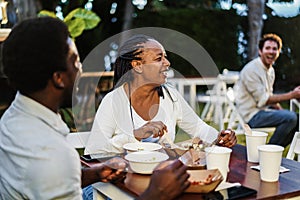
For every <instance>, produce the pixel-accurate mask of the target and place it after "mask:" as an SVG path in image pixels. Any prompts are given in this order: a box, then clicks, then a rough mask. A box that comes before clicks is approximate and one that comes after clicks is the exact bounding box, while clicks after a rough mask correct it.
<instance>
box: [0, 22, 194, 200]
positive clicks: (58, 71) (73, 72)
mask: <svg viewBox="0 0 300 200" xmlns="http://www.w3.org/2000/svg"><path fill="white" fill-rule="evenodd" d="M3 66H4V73H5V74H6V75H7V77H8V80H9V82H10V83H11V84H12V85H13V86H14V87H15V88H16V89H17V91H18V92H17V95H16V97H15V100H14V101H13V102H12V104H11V106H10V107H9V108H8V110H7V111H6V112H5V113H4V115H3V116H2V118H1V122H0V157H1V162H0V171H1V174H0V199H72V200H73V199H82V190H81V187H85V186H87V185H90V184H92V183H94V182H97V181H103V182H109V181H114V180H117V179H119V178H122V177H124V173H123V172H122V170H123V169H124V167H125V166H126V163H125V162H119V161H120V160H119V159H115V158H113V159H112V160H109V161H108V162H105V163H101V164H99V165H96V166H95V167H92V168H83V169H81V165H80V158H79V154H78V153H77V151H76V150H75V149H74V148H73V146H71V144H69V143H67V141H66V135H67V134H68V133H69V129H68V127H67V125H66V124H65V123H64V122H63V121H62V119H61V117H60V115H59V114H58V109H59V108H61V107H67V106H71V103H72V91H73V87H74V82H75V79H76V76H77V75H78V73H81V70H82V69H81V63H80V59H79V55H78V52H77V48H76V46H75V44H74V42H73V41H72V39H71V38H70V37H69V32H68V28H67V26H66V25H65V24H64V23H63V22H62V21H60V20H59V19H54V18H49V17H43V18H35V19H29V20H25V21H23V22H21V23H20V24H19V25H17V26H16V27H15V28H13V30H12V31H11V33H10V35H9V36H8V38H7V39H6V40H5V41H4V43H3ZM108 163H109V165H108ZM164 164H165V163H164ZM165 165H166V164H165ZM165 165H164V167H162V166H159V167H158V168H157V169H156V170H155V171H154V173H153V176H152V179H151V182H150V185H149V188H148V189H147V190H146V191H145V192H144V194H142V195H141V197H139V198H140V199H173V198H175V197H176V196H178V195H179V194H181V192H183V191H184V190H185V189H186V188H187V187H188V186H189V185H190V183H189V181H188V177H189V175H188V174H187V172H186V169H187V167H186V166H184V165H183V164H182V163H181V162H180V161H178V160H175V161H174V162H172V163H170V164H169V165H167V166H165ZM161 180H164V181H161Z"/></svg>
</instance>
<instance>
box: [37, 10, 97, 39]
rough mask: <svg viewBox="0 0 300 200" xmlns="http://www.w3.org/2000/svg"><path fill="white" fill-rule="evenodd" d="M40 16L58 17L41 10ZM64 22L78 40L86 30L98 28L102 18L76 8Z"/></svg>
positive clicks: (72, 35)
mask: <svg viewBox="0 0 300 200" xmlns="http://www.w3.org/2000/svg"><path fill="white" fill-rule="evenodd" d="M38 16H40V17H42V16H50V17H56V14H55V13H54V12H51V11H48V10H41V11H40V12H39V14H38ZM63 21H64V22H65V23H66V24H67V26H68V29H69V32H70V34H71V37H72V38H76V37H78V36H80V35H81V34H82V32H83V31H84V30H90V29H93V28H94V27H96V26H97V25H98V23H99V22H100V18H99V17H98V15H97V14H95V13H94V12H92V11H89V10H86V9H83V8H76V9H74V10H72V11H71V12H70V13H68V14H67V16H66V17H65V18H64V19H63Z"/></svg>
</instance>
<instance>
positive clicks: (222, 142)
mask: <svg viewBox="0 0 300 200" xmlns="http://www.w3.org/2000/svg"><path fill="white" fill-rule="evenodd" d="M236 142H237V139H236V136H235V132H234V131H233V130H231V129H227V130H222V131H221V132H220V133H219V135H218V143H217V145H218V146H223V147H233V146H234V145H235V144H236Z"/></svg>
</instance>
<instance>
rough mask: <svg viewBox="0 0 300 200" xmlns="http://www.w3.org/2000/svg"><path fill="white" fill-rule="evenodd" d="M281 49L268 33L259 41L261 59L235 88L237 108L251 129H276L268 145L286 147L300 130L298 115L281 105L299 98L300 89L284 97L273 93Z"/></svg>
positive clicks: (247, 68) (278, 40)
mask: <svg viewBox="0 0 300 200" xmlns="http://www.w3.org/2000/svg"><path fill="white" fill-rule="evenodd" d="M281 47H282V41H281V38H280V37H279V36H278V35H275V34H265V35H264V36H263V38H262V39H261V40H260V41H259V57H257V58H255V59H254V60H252V61H250V62H249V63H248V64H247V65H245V67H244V68H243V70H242V71H241V74H240V79H239V81H238V82H237V83H236V85H235V95H236V105H237V107H238V110H239V112H240V113H241V115H242V117H243V118H244V120H245V122H246V123H248V124H249V126H250V127H252V128H261V127H276V130H275V132H274V134H273V135H272V137H271V139H270V141H269V143H270V144H277V145H281V146H283V147H286V146H287V145H288V144H290V143H291V141H292V139H293V136H294V134H295V131H296V128H298V125H297V122H298V119H297V115H296V113H294V112H290V111H288V110H284V109H282V107H281V106H280V102H282V101H287V100H290V99H293V98H300V86H298V87H296V88H295V89H294V90H293V91H290V92H287V93H284V94H273V84H274V81H275V72H274V68H273V66H272V65H273V64H274V62H275V61H276V60H277V58H278V57H279V53H280V50H281Z"/></svg>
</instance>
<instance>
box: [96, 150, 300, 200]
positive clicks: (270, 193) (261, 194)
mask: <svg viewBox="0 0 300 200" xmlns="http://www.w3.org/2000/svg"><path fill="white" fill-rule="evenodd" d="M252 165H257V163H249V162H247V158H246V148H245V146H242V145H236V146H235V147H233V152H232V154H231V159H230V172H229V174H228V181H229V182H239V183H241V184H242V185H243V186H246V187H249V188H252V189H255V190H257V195H256V196H251V197H247V198H243V199H286V198H291V197H295V196H299V197H300V163H299V162H296V161H293V160H289V159H286V158H283V159H282V163H281V165H282V166H284V167H286V168H288V169H290V172H285V173H282V174H280V176H279V181H278V182H272V183H270V182H263V181H261V180H260V176H259V172H258V171H255V170H253V169H250V166H252ZM115 186H117V188H119V189H121V191H123V192H125V193H126V194H128V195H129V196H131V197H133V198H134V197H135V195H134V193H132V192H130V190H129V189H127V188H126V186H125V185H124V183H123V182H120V183H116V184H115ZM96 189H97V188H96ZM205 198H207V196H204V195H202V194H191V193H184V194H182V195H181V196H179V197H178V198H177V199H183V200H185V199H205ZM129 199H130V198H129Z"/></svg>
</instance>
